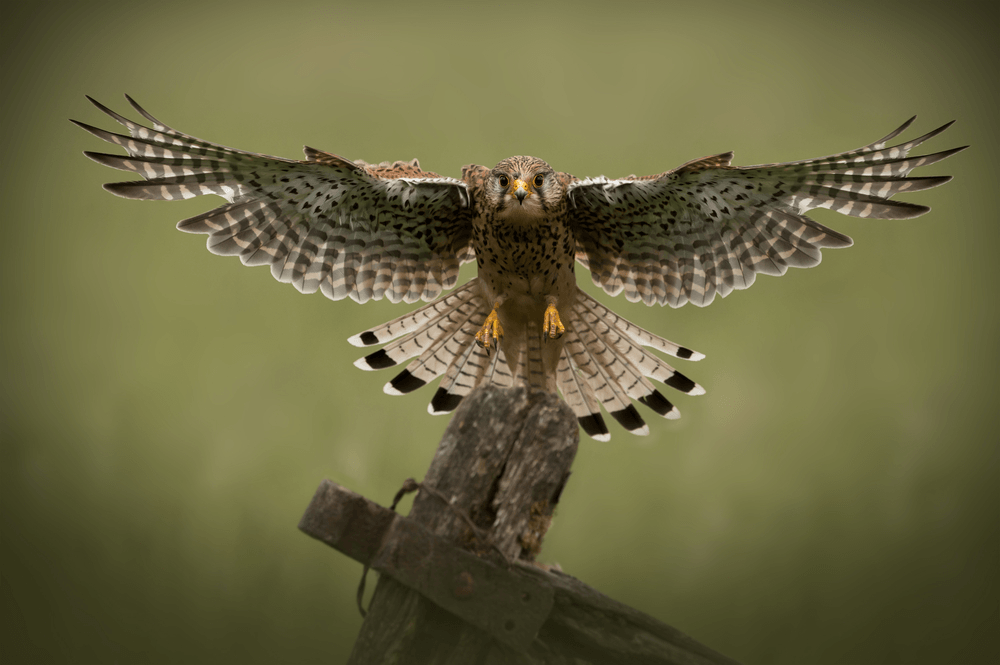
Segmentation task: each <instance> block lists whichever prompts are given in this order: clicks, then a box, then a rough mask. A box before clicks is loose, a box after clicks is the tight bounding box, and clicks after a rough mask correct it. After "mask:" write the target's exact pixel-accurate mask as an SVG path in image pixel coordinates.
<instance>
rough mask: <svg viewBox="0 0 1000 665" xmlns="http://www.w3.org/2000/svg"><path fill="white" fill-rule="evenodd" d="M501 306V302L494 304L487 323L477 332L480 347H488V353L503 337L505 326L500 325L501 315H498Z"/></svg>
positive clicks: (477, 341) (477, 342)
mask: <svg viewBox="0 0 1000 665" xmlns="http://www.w3.org/2000/svg"><path fill="white" fill-rule="evenodd" d="M499 307H500V303H499V302H498V303H496V304H495V305H493V311H492V312H490V315H489V316H487V317H486V323H484V324H483V327H482V328H480V329H479V332H477V333H476V344H478V345H479V347H480V348H482V349H486V352H487V353H489V352H490V347H491V346H497V345H499V344H500V340H501V339H503V326H501V325H500V317H498V316H497V309H498V308H499Z"/></svg>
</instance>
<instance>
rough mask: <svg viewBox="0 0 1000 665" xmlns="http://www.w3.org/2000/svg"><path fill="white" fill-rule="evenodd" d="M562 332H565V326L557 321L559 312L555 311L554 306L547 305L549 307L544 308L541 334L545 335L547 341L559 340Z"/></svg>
mask: <svg viewBox="0 0 1000 665" xmlns="http://www.w3.org/2000/svg"><path fill="white" fill-rule="evenodd" d="M564 332H566V326H564V325H563V323H562V321H561V320H559V310H557V309H556V306H555V305H553V304H551V303H549V306H548V307H546V308H545V321H544V322H543V323H542V334H543V335H547V336H548V339H559V338H560V337H562V335H563V333H564Z"/></svg>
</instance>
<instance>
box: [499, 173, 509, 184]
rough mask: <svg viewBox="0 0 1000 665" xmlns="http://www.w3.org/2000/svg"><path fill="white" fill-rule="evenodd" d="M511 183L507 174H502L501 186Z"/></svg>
mask: <svg viewBox="0 0 1000 665" xmlns="http://www.w3.org/2000/svg"><path fill="white" fill-rule="evenodd" d="M509 184H510V179H509V178H508V177H507V176H505V175H502V176H500V186H501V187H506V186H507V185H509Z"/></svg>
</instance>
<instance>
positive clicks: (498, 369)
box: [349, 279, 705, 441]
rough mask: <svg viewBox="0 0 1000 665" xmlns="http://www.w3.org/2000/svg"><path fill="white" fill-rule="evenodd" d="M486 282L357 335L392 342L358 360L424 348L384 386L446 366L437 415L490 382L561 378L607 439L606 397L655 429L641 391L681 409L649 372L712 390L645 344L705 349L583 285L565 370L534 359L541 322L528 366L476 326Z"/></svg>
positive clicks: (414, 383)
mask: <svg viewBox="0 0 1000 665" xmlns="http://www.w3.org/2000/svg"><path fill="white" fill-rule="evenodd" d="M477 287H478V280H476V279H474V280H472V281H470V282H469V283H467V284H466V285H464V286H462V287H461V288H459V289H457V290H456V291H454V292H452V293H451V294H449V295H447V296H445V297H444V298H441V299H439V300H436V301H434V302H432V303H430V304H427V305H424V306H423V307H421V308H419V309H417V310H415V311H413V312H411V313H409V314H407V315H405V316H402V317H400V318H398V319H394V320H393V321H389V322H388V323H385V324H383V325H381V326H378V327H377V328H372V329H371V330H366V331H365V332H362V333H359V334H357V335H355V336H354V337H351V338H350V340H349V341H350V342H351V344H354V345H355V346H371V345H375V344H386V343H387V342H389V343H388V344H387V345H386V346H385V347H384V348H382V349H381V350H379V351H376V352H374V353H371V354H369V355H367V356H365V357H364V358H361V359H359V360H358V361H357V362H355V363H354V364H355V365H356V366H357V367H359V368H361V369H364V370H376V369H384V368H386V367H392V366H394V365H398V364H400V363H402V362H403V361H405V360H408V359H410V358H413V357H416V360H414V361H413V362H411V363H410V364H409V365H408V366H407V367H406V369H404V370H403V371H402V372H400V373H399V374H397V375H396V376H395V377H394V378H393V379H392V380H391V381H389V383H387V384H386V385H385V388H384V390H385V392H386V393H388V394H390V395H402V394H405V393H408V392H412V391H413V390H416V389H417V388H420V387H421V386H423V385H425V384H426V383H428V382H429V381H432V380H433V379H435V378H437V377H438V376H441V375H444V376H443V378H442V379H441V384H440V386H439V387H438V389H437V392H436V393H435V394H434V397H433V399H431V403H430V405H429V407H428V409H427V410H428V411H429V412H430V413H432V414H435V415H437V414H444V413H449V412H451V411H454V410H455V408H456V407H458V404H459V403H460V402H461V401H462V398H463V397H465V395H468V394H469V393H470V392H472V390H473V388H475V387H476V386H478V385H479V384H481V383H492V384H495V385H500V386H513V385H515V383H520V382H521V381H522V377H523V381H524V382H526V383H528V384H529V385H532V386H535V387H545V386H548V387H549V388H550V389H551V387H552V386H553V385H554V386H555V387H557V388H558V390H559V391H560V392H561V393H562V395H563V398H564V399H565V400H566V403H567V404H568V405H569V407H570V408H571V409H573V412H574V413H575V414H576V416H577V418H578V419H579V421H580V426H581V427H583V430H584V432H586V433H587V434H588V435H589V436H591V437H593V438H594V439H597V440H599V441H607V440H608V439H609V438H610V433H609V432H608V428H607V425H606V424H605V422H604V418H603V416H602V415H601V406H602V405H603V406H604V408H605V409H606V410H607V411H608V413H610V414H611V416H612V417H613V418H614V419H615V420H617V421H618V422H619V423H620V424H621V425H622V426H623V427H624V428H625V429H627V430H629V431H630V432H632V433H633V434H638V435H645V434H648V433H649V427H648V426H647V425H646V423H645V421H643V419H642V416H641V415H639V412H638V410H637V409H636V408H635V405H633V404H632V400H636V401H638V402H640V403H642V404H644V405H646V406H648V407H649V408H651V409H652V410H653V411H655V412H656V413H657V414H659V415H661V416H663V417H665V418H670V419H674V418H679V417H680V412H679V411H678V410H677V408H676V407H675V406H674V405H673V404H672V403H671V402H670V401H669V400H667V399H666V398H665V397H664V396H663V395H662V394H661V393H660V392H659V391H658V390H657V389H656V387H655V386H654V385H653V383H652V382H651V381H650V380H649V379H655V380H657V381H659V382H661V383H664V384H666V385H668V386H670V387H672V388H675V389H677V390H680V391H681V392H684V393H686V394H688V395H701V394H703V393H704V392H705V390H704V389H703V388H702V387H701V386H699V385H698V384H696V383H695V382H694V381H692V380H690V379H688V378H687V377H685V376H684V375H683V374H681V373H679V372H677V371H676V370H675V369H674V368H673V367H671V366H670V365H668V364H667V363H666V362H664V361H663V360H662V359H661V358H659V357H658V356H655V355H653V354H651V353H649V352H648V351H647V350H646V349H645V348H643V347H650V348H652V349H655V350H657V351H662V352H664V353H667V354H669V355H672V356H675V357H677V358H682V359H685V360H701V359H702V358H704V356H703V355H702V354H700V353H697V352H696V351H692V350H690V349H687V348H685V347H682V346H679V345H677V344H674V343H673V342H670V341H668V340H666V339H663V338H662V337H658V336H657V335H654V334H652V333H650V332H648V331H646V330H643V329H642V328H640V327H638V326H636V325H634V324H632V323H630V322H628V321H626V320H625V319H623V318H621V317H620V316H618V315H617V314H615V313H614V312H612V311H611V310H609V309H607V308H606V307H604V306H603V305H601V304H600V303H599V302H597V301H596V300H594V299H593V298H591V297H590V296H588V295H587V294H586V293H584V292H582V291H580V292H579V293H578V299H577V303H576V306H575V307H574V309H573V310H572V311H571V312H569V313H568V316H565V317H564V322H566V323H568V325H566V333H565V337H564V339H563V340H561V341H562V342H563V347H562V351H561V355H560V356H559V359H558V364H557V366H556V372H555V377H554V378H553V377H545V378H541V379H540V380H539V378H538V377H536V376H535V374H537V373H538V372H537V371H535V370H537V368H535V367H534V365H535V364H536V363H537V364H538V365H539V366H540V364H541V361H540V359H536V361H535V362H532V359H535V358H536V356H538V355H539V349H538V348H537V347H538V346H539V345H540V343H541V342H540V339H541V338H540V336H539V335H537V334H531V332H529V334H527V335H526V344H527V347H529V348H526V349H525V351H526V352H525V353H522V354H519V355H520V358H518V359H517V360H516V361H515V364H517V365H520V366H519V367H515V368H513V370H512V369H511V368H510V367H508V365H507V360H506V357H505V355H504V352H503V351H502V350H498V351H497V352H495V353H493V354H489V353H487V352H486V351H485V350H483V349H481V348H480V347H479V346H478V345H477V344H476V342H475V334H476V331H478V330H479V328H480V326H481V325H482V322H483V321H484V320H485V319H486V317H487V315H488V314H489V312H490V306H489V305H488V304H487V303H486V301H485V300H483V298H482V297H481V296H480V295H479V290H478V288H477ZM532 332H533V331H532ZM393 340H395V341H393ZM533 351H534V353H533ZM515 377H518V379H517V380H515Z"/></svg>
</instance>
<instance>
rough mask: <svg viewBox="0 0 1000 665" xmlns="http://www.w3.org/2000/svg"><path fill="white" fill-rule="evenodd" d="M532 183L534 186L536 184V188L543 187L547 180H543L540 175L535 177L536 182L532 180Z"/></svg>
mask: <svg viewBox="0 0 1000 665" xmlns="http://www.w3.org/2000/svg"><path fill="white" fill-rule="evenodd" d="M531 182H532V184H534V185H535V187H541V186H542V183H543V182H545V178H543V177H542V176H541V174H539V175H536V176H535V179H534V180H532V181H531Z"/></svg>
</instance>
